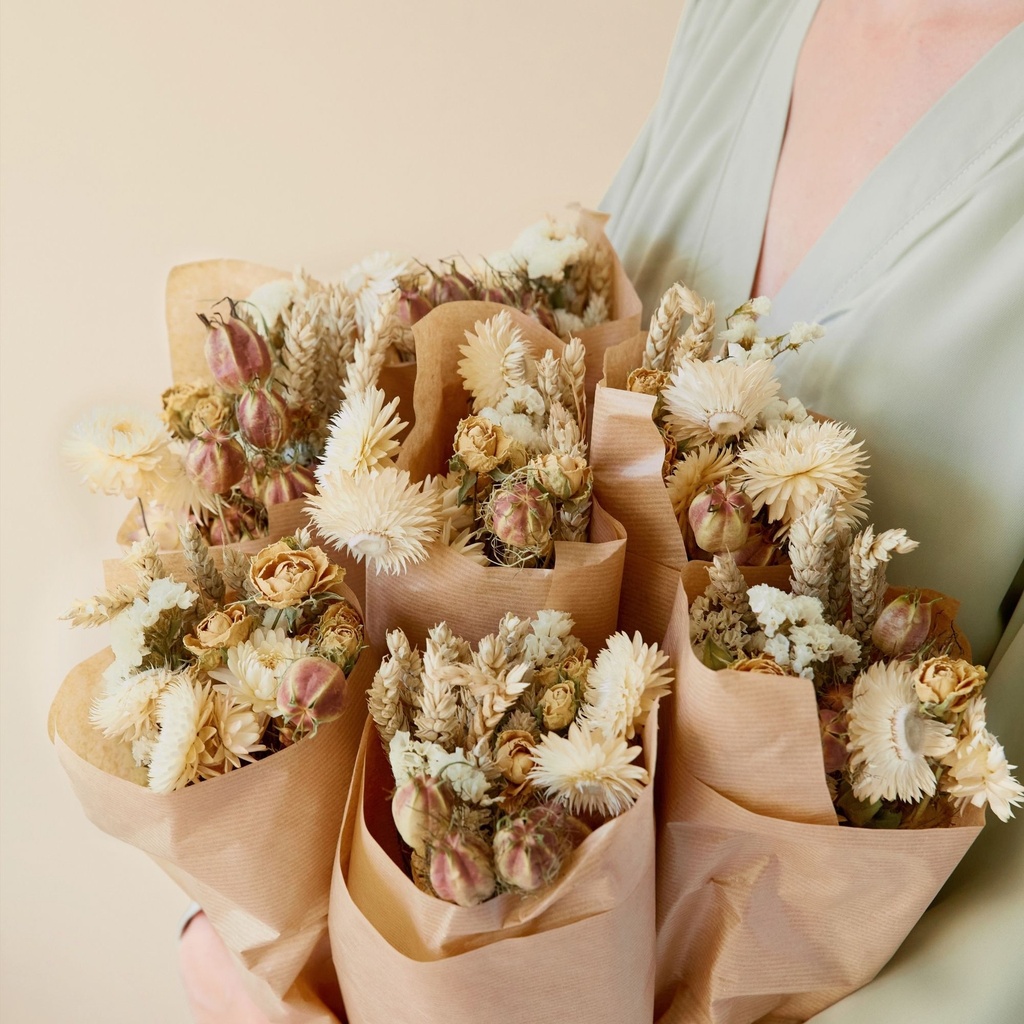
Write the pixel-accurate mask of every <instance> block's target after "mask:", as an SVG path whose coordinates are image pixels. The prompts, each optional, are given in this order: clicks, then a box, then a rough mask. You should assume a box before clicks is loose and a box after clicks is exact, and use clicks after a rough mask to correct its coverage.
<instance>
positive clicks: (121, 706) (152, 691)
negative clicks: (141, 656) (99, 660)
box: [89, 668, 179, 743]
mask: <svg viewBox="0 0 1024 1024" xmlns="http://www.w3.org/2000/svg"><path fill="white" fill-rule="evenodd" d="M178 678H179V673H177V672H172V671H171V670H170V669H167V668H153V669H149V670H148V671H146V672H139V673H137V674H136V675H131V676H127V677H125V678H124V679H114V680H112V681H110V682H109V683H108V685H107V687H106V688H105V692H104V693H103V694H102V695H101V696H99V697H97V698H96V700H94V701H93V703H92V706H91V707H90V709H89V720H90V721H91V722H92V723H93V725H95V726H96V727H97V728H98V729H100V730H102V732H103V735H104V736H114V737H117V738H118V739H122V740H125V741H126V742H132V743H134V742H135V741H136V740H139V739H149V740H154V739H156V735H157V724H156V711H157V703H158V701H159V699H160V695H161V694H162V693H163V692H164V690H165V689H166V688H167V686H168V684H169V683H171V682H172V681H173V680H175V679H178Z"/></svg>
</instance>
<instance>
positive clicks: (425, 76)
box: [0, 0, 682, 1024]
mask: <svg viewBox="0 0 1024 1024" xmlns="http://www.w3.org/2000/svg"><path fill="white" fill-rule="evenodd" d="M681 8H682V0H646V2H645V3H643V4H632V3H627V2H626V0H618V2H616V0H548V2H540V0H525V2H524V0H519V2H518V3H515V4H512V3H500V4H499V3H495V2H487V0H431V2H425V3H415V2H412V0H409V2H404V3H403V2H380V0H378V2H376V3H372V4H371V3H358V4H357V3H354V2H351V0H344V2H340V3H331V2H329V0H308V2H293V3H290V4H285V3H271V2H269V0H259V2H252V0H250V2H246V3H243V2H218V0H175V2H174V3H173V4H171V3H168V4H161V5H159V6H158V5H151V4H140V3H137V2H130V0H92V2H90V3H67V2H65V3H47V2H39V0H8V2H6V3H4V5H3V8H2V26H0V28H2V31H0V41H2V49H3V52H2V62H0V63H2V75H3V80H2V103H3V110H2V116H0V128H2V133H3V134H2V143H0V158H2V171H3V194H2V201H3V218H2V231H3V237H2V249H0V256H2V270H3V279H2V296H0V300H2V304H0V312H2V334H0V338H2V366H0V374H2V388H3V397H2V403H0V411H2V417H3V424H2V431H0V437H2V443H3V484H2V515H3V519H2V525H3V552H2V580H3V606H2V613H0V629H2V642H0V653H2V658H3V663H2V686H3V705H2V715H0V723H2V729H3V737H2V744H0V750H2V757H3V775H2V781H3V824H2V842H3V869H2V875H0V881H2V887H3V962H2V969H3V977H2V988H0V993H2V994H0V1018H2V1019H3V1021H4V1024H22V1022H32V1024H35V1022H76V1024H77V1022H85V1024H91V1022H106V1024H120V1022H126V1024H127V1022H131V1024H137V1022H140V1021H145V1022H147V1024H164V1022H168V1024H169V1022H182V1024H183V1022H184V1021H185V1020H186V1019H187V1013H186V1010H185V1006H184V1001H183V998H182V996H181V993H180V989H179V983H178V978H177V966H176V960H175V926H176V921H177V917H178V914H179V913H180V912H181V910H182V909H183V906H184V900H183V898H182V896H181V894H180V893H179V892H178V890H177V889H176V888H175V887H174V886H173V885H172V884H171V883H170V882H169V881H167V880H166V879H165V878H164V876H163V875H162V873H161V872H160V870H159V869H158V868H156V867H155V866H153V865H152V864H150V863H149V862H148V861H147V860H146V859H145V858H144V857H143V856H142V855H141V854H139V853H138V852H137V851H135V850H132V849H129V848H127V847H123V846H121V845H120V844H118V843H116V842H115V841H114V840H112V839H108V838H107V837H106V836H104V835H102V834H101V833H99V832H98V831H97V830H96V829H95V828H93V827H92V826H91V825H90V824H89V823H88V822H87V821H86V820H85V818H84V817H83V815H82V813H81V811H80V809H79V807H78V805H77V803H76V802H75V800H74V798H73V797H72V795H71V792H70V789H69V787H68V785H67V782H66V780H65V779H64V777H63V775H62V773H61V771H60V769H59V767H58V765H57V761H56V758H55V756H54V754H53V751H52V750H51V748H50V746H49V743H48V742H47V740H46V735H45V721H46V711H47V708H48V706H49V702H50V699H51V697H52V696H53V693H54V691H55V690H56V688H57V686H58V685H59V683H60V681H61V679H62V677H63V674H64V673H65V672H66V671H67V670H68V669H69V668H70V667H71V666H72V664H74V663H75V662H76V661H78V660H81V659H82V658H83V657H85V656H86V655H87V654H89V653H91V652H92V651H93V650H95V649H96V648H98V647H99V646H101V645H102V643H103V638H102V637H101V636H100V635H98V634H96V633H88V632H85V631H78V632H72V631H70V630H69V629H68V628H67V627H66V626H65V624H63V623H58V622H57V621H56V619H57V616H58V615H59V614H60V613H61V611H62V610H63V609H64V608H65V607H66V606H67V605H68V603H69V602H70V601H71V599H72V598H74V597H78V596H85V595H86V594H88V593H90V592H91V591H92V590H93V589H95V588H96V587H98V586H99V584H100V573H99V564H100V559H101V558H103V557H104V556H109V555H112V554H114V553H115V545H114V541H113V537H114V533H115V530H116V527H117V524H118V523H119V521H120V519H121V518H122V517H123V515H124V513H125V511H126V505H125V503H123V502H121V501H119V500H117V499H114V498H106V497H102V496H94V495H91V494H89V493H87V492H86V491H85V490H84V489H83V488H81V487H79V486H78V484H77V483H76V482H75V480H74V479H73V477H72V475H71V474H70V472H68V471H67V470H66V469H64V468H63V467H62V465H61V464H60V461H59V457H58V447H59V444H60V441H61V439H62V437H63V436H64V434H65V433H66V431H67V430H68V428H69V427H70V425H71V423H72V422H73V420H74V419H75V418H76V417H77V416H78V415H79V414H81V413H82V412H83V411H85V410H86V409H88V408H89V407H91V406H93V405H96V404H101V403H106V402H111V401H115V400H119V399H125V398H132V399H134V400H135V401H137V402H138V403H143V404H149V405H153V406H155V405H157V404H158V402H159V394H160V391H161V390H162V389H163V388H164V387H165V386H166V385H167V384H168V383H169V380H170V370H169V365H168V359H167V354H166V345H165V339H164V330H163V287H164V280H165V277H166V274H167V271H168V269H169V268H170V267H171V266H172V265H173V264H175V263H180V262H185V261H188V260H193V259H199V258H204V257H212V256H237V257H242V258H246V259H251V260H256V261H261V262H266V263H270V264H274V265H279V266H282V267H284V268H291V267H292V266H294V265H296V264H298V263H300V262H301V263H304V264H305V265H306V266H308V267H309V268H310V269H311V270H312V271H313V272H314V273H320V274H325V275H329V274H331V273H333V272H336V271H339V270H341V269H342V268H344V267H345V266H346V265H347V264H349V263H350V262H352V261H353V260H355V259H357V258H359V257H360V256H361V255H363V254H365V253H366V252H368V251H370V250H372V249H375V248H392V249H395V250H400V251H403V252H406V253H409V254H421V255H445V254H449V253H453V252H455V251H457V250H461V251H463V252H466V253H469V254H475V253H478V252H486V251H489V250H492V249H495V248H498V247H500V246H502V245H504V244H507V243H508V242H509V241H511V239H512V237H513V236H514V234H515V233H517V231H518V230H519V228H520V227H523V226H525V225H526V224H528V223H530V222H531V221H533V220H535V219H536V218H537V217H538V216H539V215H540V214H542V213H544V212H546V211H548V210H555V209H557V208H558V207H560V206H561V205H562V204H563V203H565V202H568V201H572V200H580V201H582V202H584V203H587V204H594V203H596V202H597V201H598V200H599V199H600V197H601V195H602V194H603V191H604V189H605V187H606V186H607V184H608V183H609V182H610V180H611V177H612V175H613V173H614V171H615V169H616V167H617V166H618V163H619V161H620V160H621V159H622V157H623V156H624V155H625V153H626V151H627V149H628V147H629V145H630V143H631V141H632V139H633V138H634V136H635V135H636V133H637V132H638V131H639V129H640V126H641V123H642V121H643V119H644V117H645V116H646V113H647V110H648V109H649V107H650V106H651V104H652V103H653V100H654V97H655V95H656V93H657V90H658V86H659V83H660V79H661V73H662V69H663V67H664V64H665V60H666V58H667V55H668V50H669V46H670V44H671V38H672V34H673V31H674V28H675V25H676V22H677V20H678V16H679V13H680V10H681Z"/></svg>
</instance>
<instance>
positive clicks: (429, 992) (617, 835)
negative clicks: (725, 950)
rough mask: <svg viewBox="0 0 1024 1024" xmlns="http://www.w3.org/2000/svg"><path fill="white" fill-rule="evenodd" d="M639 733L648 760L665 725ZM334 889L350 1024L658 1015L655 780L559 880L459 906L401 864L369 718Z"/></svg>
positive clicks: (336, 939) (629, 1021) (563, 1022)
mask: <svg viewBox="0 0 1024 1024" xmlns="http://www.w3.org/2000/svg"><path fill="white" fill-rule="evenodd" d="M655 719H656V716H653V715H652V716H651V719H650V721H649V724H648V726H647V728H646V730H645V734H644V753H645V756H646V758H647V759H648V764H649V765H651V764H653V762H654V760H655V757H656V744H657V723H656V720H655ZM356 770H357V774H358V777H359V779H360V784H359V785H355V786H353V787H352V792H351V793H350V795H349V801H348V806H347V807H346V811H345V822H344V825H343V827H342V834H341V842H340V844H339V851H338V858H337V860H336V862H335V865H334V879H333V882H332V887H331V910H330V935H331V948H332V950H333V953H334V963H335V966H336V968H337V972H338V978H339V981H340V984H341V991H342V996H343V999H344V1003H345V1011H346V1013H347V1014H348V1019H349V1021H350V1022H351V1024H379V1022H381V1021H402V1022H403V1024H437V1022H438V1021H444V1022H445V1024H478V1022H479V1021H481V1020H510V1021H511V1020H517V1021H518V1020H522V1021H530V1022H531V1024H577V1022H578V1024H594V1022H596V1021H608V1022H611V1021H614V1022H615V1024H650V1021H651V1015H652V1006H653V996H654V989H653V985H654V814H653V790H652V787H651V786H648V787H647V788H646V789H645V791H644V793H643V794H642V795H641V797H640V799H639V800H638V801H637V802H636V804H635V805H634V806H633V807H632V808H631V809H630V810H629V811H627V812H626V813H625V814H623V815H621V816H620V817H618V818H615V819H613V820H611V821H609V822H606V823H605V824H604V825H602V826H601V827H600V828H598V829H597V830H596V831H594V832H593V833H592V834H591V835H589V836H588V837H587V838H586V839H585V840H584V841H583V844H582V845H581V846H580V847H579V849H578V850H577V851H576V852H575V853H574V855H573V859H572V861H571V864H570V866H569V868H568V870H567V871H566V873H565V874H564V875H563V877H562V878H560V879H559V880H558V882H556V883H555V884H554V885H553V886H551V887H549V888H548V889H547V890H545V891H544V892H542V893H539V894H538V895H536V896H531V897H520V896H516V895H513V894H505V895H502V896H498V897H496V898H494V899H493V900H489V901H487V902H486V903H482V904H481V905H480V906H477V907H458V906H455V905H454V904H451V903H446V902H445V901H443V900H439V899H436V898H435V897H433V896H429V895H427V894H426V893H423V892H420V891H419V890H418V889H417V888H416V886H415V885H414V884H413V883H412V881H411V880H410V879H409V878H407V877H406V875H405V872H404V871H403V870H402V868H401V867H399V865H398V863H396V859H397V856H398V854H397V845H398V844H397V837H396V835H395V826H394V823H393V821H392V820H391V809H390V793H391V791H392V790H393V788H394V782H393V779H392V778H391V773H390V769H389V766H388V763H387V760H386V758H385V756H384V754H383V751H382V750H381V746H380V741H379V739H378V737H377V733H376V729H375V728H374V726H373V723H372V722H368V723H367V725H366V729H365V732H364V735H363V742H362V745H361V746H360V751H359V761H358V763H357V769H356Z"/></svg>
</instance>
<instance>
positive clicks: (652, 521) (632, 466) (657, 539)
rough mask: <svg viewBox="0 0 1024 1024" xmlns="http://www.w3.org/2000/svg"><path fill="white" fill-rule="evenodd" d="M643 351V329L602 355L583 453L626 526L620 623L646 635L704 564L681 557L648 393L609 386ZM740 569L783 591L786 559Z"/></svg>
mask: <svg viewBox="0 0 1024 1024" xmlns="http://www.w3.org/2000/svg"><path fill="white" fill-rule="evenodd" d="M642 355H643V336H642V335H641V336H639V338H637V339H633V340H632V341H630V342H628V343H626V344H624V345H621V346H619V347H618V348H615V349H612V350H609V352H608V353H607V354H606V357H605V372H606V379H605V381H604V382H603V383H602V384H601V385H599V386H598V389H597V394H596V395H595V397H594V416H593V420H594V424H593V435H592V438H591V448H590V459H591V465H592V467H593V470H594V495H595V496H596V498H597V499H598V500H599V501H600V502H601V504H602V505H603V506H604V507H605V508H606V509H607V510H608V511H609V512H610V513H611V514H612V515H613V516H614V517H615V518H616V519H618V520H619V522H621V523H622V525H623V526H624V527H625V529H626V568H625V572H624V574H623V587H622V602H621V605H620V608H619V625H620V627H621V628H622V629H625V630H626V631H627V632H630V633H632V632H633V631H634V630H637V629H638V630H640V632H641V633H642V634H643V636H644V637H645V639H647V640H649V641H650V640H660V639H661V638H662V637H663V636H664V635H665V630H666V628H667V627H668V622H669V618H668V615H669V612H670V611H671V609H672V606H673V603H674V602H675V597H676V588H677V586H678V583H679V580H680V579H682V581H683V585H684V586H685V587H686V592H687V593H688V594H702V593H704V590H705V588H706V587H707V584H708V569H709V568H710V567H711V563H710V562H703V561H700V562H697V561H690V560H689V559H688V558H687V556H686V547H685V545H684V544H683V535H682V532H681V531H680V528H679V522H678V520H677V519H676V516H675V513H674V512H673V511H672V501H671V499H670V498H669V495H668V489H667V488H666V487H665V481H664V479H663V477H662V475H661V467H662V463H663V462H664V458H665V445H664V442H663V441H662V439H661V434H659V433H658V428H657V426H655V423H654V420H653V419H652V418H651V414H652V412H653V411H654V401H655V400H654V398H653V397H652V396H651V395H640V394H634V393H632V392H629V391H623V390H618V389H617V388H615V387H614V386H613V382H621V383H622V385H623V387H624V386H625V378H626V376H627V375H628V372H629V370H628V369H626V366H627V364H631V365H630V367H629V368H630V369H632V368H633V367H636V366H639V365H640V360H641V358H642ZM634 359H635V362H634ZM742 572H743V577H744V579H745V580H746V581H747V583H749V584H750V585H751V586H753V585H755V584H758V583H768V584H770V585H771V586H773V587H780V588H784V589H788V583H789V573H790V567H789V565H788V564H785V565H770V566H765V567H760V566H743V568H742Z"/></svg>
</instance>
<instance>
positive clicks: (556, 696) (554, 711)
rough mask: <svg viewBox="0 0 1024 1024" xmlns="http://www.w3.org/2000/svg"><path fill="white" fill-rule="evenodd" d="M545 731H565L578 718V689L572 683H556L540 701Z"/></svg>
mask: <svg viewBox="0 0 1024 1024" xmlns="http://www.w3.org/2000/svg"><path fill="white" fill-rule="evenodd" d="M540 708H541V711H542V713H543V715H544V728H545V729H554V730H558V729H564V728H565V727H566V726H568V725H569V724H571V722H572V720H573V719H574V718H575V717H576V687H575V686H573V684H572V683H570V682H561V683H555V684H554V686H550V687H548V689H547V690H546V691H545V692H544V696H543V697H541V699H540Z"/></svg>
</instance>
